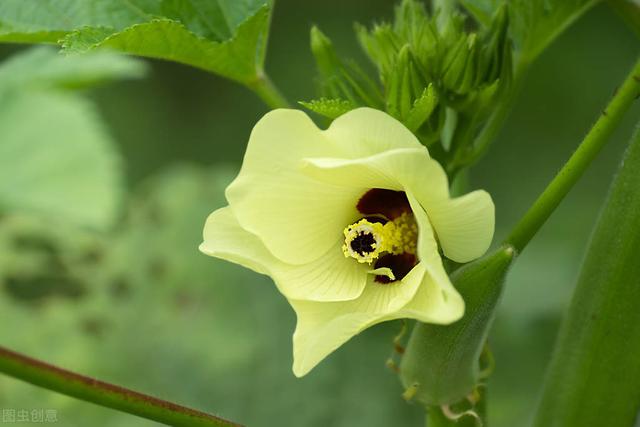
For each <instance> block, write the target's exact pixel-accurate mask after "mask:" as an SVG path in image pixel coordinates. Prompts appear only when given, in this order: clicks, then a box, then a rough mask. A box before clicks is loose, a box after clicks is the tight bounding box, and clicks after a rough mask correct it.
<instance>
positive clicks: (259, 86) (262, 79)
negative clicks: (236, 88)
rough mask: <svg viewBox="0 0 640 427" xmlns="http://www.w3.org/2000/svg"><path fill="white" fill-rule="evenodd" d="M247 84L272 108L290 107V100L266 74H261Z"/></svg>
mask: <svg viewBox="0 0 640 427" xmlns="http://www.w3.org/2000/svg"><path fill="white" fill-rule="evenodd" d="M247 86H248V87H249V89H251V90H252V91H253V92H255V94H256V95H258V96H259V97H260V99H262V100H263V101H264V103H265V104H267V105H268V106H269V107H270V108H273V109H276V108H288V107H289V106H290V104H289V101H287V99H286V98H285V97H284V96H283V95H282V93H280V90H278V88H277V87H276V85H275V84H273V82H272V81H271V79H270V78H269V76H267V75H266V74H261V75H260V76H258V78H257V79H256V80H254V81H253V82H251V83H249V84H247Z"/></svg>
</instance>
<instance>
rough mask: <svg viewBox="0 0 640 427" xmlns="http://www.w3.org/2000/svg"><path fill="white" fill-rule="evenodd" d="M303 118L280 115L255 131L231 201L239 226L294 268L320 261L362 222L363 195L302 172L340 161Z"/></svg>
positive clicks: (290, 113)
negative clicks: (308, 165)
mask: <svg viewBox="0 0 640 427" xmlns="http://www.w3.org/2000/svg"><path fill="white" fill-rule="evenodd" d="M337 154H338V153H337V152H336V151H335V150H334V149H333V148H332V144H331V143H329V142H328V141H327V139H326V138H325V136H324V135H323V133H322V132H321V131H320V130H319V129H318V128H317V127H316V126H315V124H314V123H313V122H312V121H311V119H309V118H308V117H307V116H306V115H305V114H304V113H302V112H300V111H295V110H275V111H272V112H270V113H268V114H266V115H265V116H264V117H263V118H262V119H261V120H260V121H259V122H258V123H257V124H256V126H255V127H254V129H253V132H252V133H251V137H250V139H249V145H248V146H247V152H246V154H245V158H244V162H243V165H242V169H241V170H240V174H239V175H238V177H237V178H236V179H235V180H234V181H233V182H232V183H231V185H230V186H229V187H228V188H227V192H226V196H227V200H228V201H229V204H230V205H231V208H232V209H233V212H234V214H235V215H236V217H237V219H238V222H239V223H240V224H241V226H242V227H243V228H244V229H246V230H247V231H249V232H251V233H253V234H255V235H257V236H259V237H260V239H261V240H262V241H263V242H264V244H265V246H266V247H267V248H268V249H269V251H270V252H271V253H273V254H274V255H275V256H276V257H278V258H280V259H281V260H282V261H284V262H287V263H291V264H305V263H308V262H311V261H314V260H316V259H318V258H319V257H320V256H322V255H323V254H324V253H326V252H327V250H329V248H330V247H332V246H333V245H334V244H335V242H336V239H337V238H339V237H340V236H341V233H342V230H343V229H344V227H345V226H346V225H348V224H350V223H352V222H353V221H354V220H356V219H357V211H356V209H355V205H356V203H357V201H358V199H359V197H361V196H362V194H363V192H364V191H365V190H364V189H354V188H346V187H343V186H335V185H330V184H326V183H322V182H319V181H317V180H314V179H311V178H309V177H307V176H305V175H303V174H301V173H300V172H299V165H300V161H301V159H302V158H305V157H325V156H335V155H337Z"/></svg>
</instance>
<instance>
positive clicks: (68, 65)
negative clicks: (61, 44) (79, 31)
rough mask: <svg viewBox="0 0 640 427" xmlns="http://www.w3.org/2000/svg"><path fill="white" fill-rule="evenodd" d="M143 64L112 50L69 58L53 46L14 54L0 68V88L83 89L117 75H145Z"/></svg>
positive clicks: (116, 77) (118, 76)
mask: <svg viewBox="0 0 640 427" xmlns="http://www.w3.org/2000/svg"><path fill="white" fill-rule="evenodd" d="M145 71H146V67H145V65H144V63H142V62H140V61H136V60H133V59H131V58H127V57H125V56H121V55H116V54H113V53H109V52H99V53H95V54H92V55H82V56H75V57H73V58H67V57H65V56H64V55H60V54H59V53H58V52H56V50H55V49H53V48H51V47H38V48H33V49H29V50H27V51H24V52H22V53H20V54H18V55H14V56H12V57H11V58H9V59H8V60H6V61H5V62H4V63H3V64H2V67H0V91H1V90H3V89H11V88H19V89H20V90H23V89H24V88H26V87H29V88H63V89H69V88H71V89H73V88H84V87H87V86H92V85H95V84H99V83H104V82H108V81H110V80H115V79H118V78H136V77H142V76H143V75H144V73H145Z"/></svg>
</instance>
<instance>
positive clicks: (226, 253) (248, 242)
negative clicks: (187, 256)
mask: <svg viewBox="0 0 640 427" xmlns="http://www.w3.org/2000/svg"><path fill="white" fill-rule="evenodd" d="M203 240H204V241H203V242H202V244H201V245H200V248H199V249H200V251H201V252H203V253H205V254H207V255H210V256H214V257H217V258H222V259H224V260H227V261H231V262H234V263H236V264H240V265H242V266H243V267H247V268H250V269H251V270H253V271H256V272H258V273H261V274H270V267H271V266H274V265H276V264H278V263H279V261H278V260H277V259H276V258H275V257H274V256H273V255H272V254H271V253H270V252H269V251H268V250H267V248H265V246H264V244H263V243H262V242H261V241H260V239H259V238H258V237H257V236H256V235H254V234H251V233H249V232H248V231H246V230H244V229H243V228H242V227H240V224H238V221H237V220H236V218H235V216H234V215H233V212H232V211H231V209H230V208H229V207H228V206H226V207H224V208H220V209H218V210H216V211H214V212H213V213H212V214H211V215H209V217H208V218H207V222H206V223H205V226H204V232H203Z"/></svg>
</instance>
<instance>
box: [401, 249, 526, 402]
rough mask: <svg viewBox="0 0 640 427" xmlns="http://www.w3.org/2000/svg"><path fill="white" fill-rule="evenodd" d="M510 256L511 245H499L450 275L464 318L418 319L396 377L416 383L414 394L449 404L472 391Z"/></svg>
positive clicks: (406, 383) (412, 385) (407, 383)
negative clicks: (436, 321)
mask: <svg viewBox="0 0 640 427" xmlns="http://www.w3.org/2000/svg"><path fill="white" fill-rule="evenodd" d="M514 256H515V252H514V250H513V248H512V247H510V246H507V247H501V248H500V249H498V250H497V251H495V252H493V253H491V254H490V255H487V256H485V257H483V258H481V259H479V260H477V261H475V262H472V263H470V264H467V265H465V266H463V267H461V268H460V269H459V270H457V271H456V272H455V273H454V274H453V275H452V276H451V280H452V281H453V284H454V286H455V287H456V289H458V291H459V292H460V294H461V295H462V297H463V298H464V301H465V304H466V309H465V314H464V316H463V318H462V319H460V320H459V321H457V322H455V323H453V324H451V325H447V326H442V325H432V324H424V323H417V324H416V326H415V328H414V330H413V332H412V334H411V338H410V339H409V343H408V345H407V348H406V351H405V353H404V356H403V357H402V361H401V363H400V379H401V381H402V383H403V385H404V387H405V388H407V389H408V388H414V389H415V394H414V395H413V399H415V400H417V401H419V402H421V403H422V404H424V405H449V404H453V403H456V402H459V401H460V400H462V399H464V398H465V397H467V396H468V395H469V394H470V393H471V392H472V391H473V389H474V388H475V386H476V385H477V383H478V374H479V359H480V353H481V352H482V348H483V346H484V344H485V341H486V338H487V334H488V331H489V327H490V325H491V321H492V320H493V317H494V314H495V308H496V306H497V303H498V300H499V298H500V295H501V294H502V288H503V284H504V278H505V276H506V274H507V271H508V269H509V266H510V265H511V262H512V261H513V259H514Z"/></svg>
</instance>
